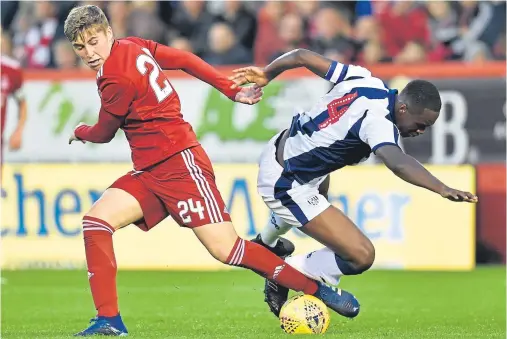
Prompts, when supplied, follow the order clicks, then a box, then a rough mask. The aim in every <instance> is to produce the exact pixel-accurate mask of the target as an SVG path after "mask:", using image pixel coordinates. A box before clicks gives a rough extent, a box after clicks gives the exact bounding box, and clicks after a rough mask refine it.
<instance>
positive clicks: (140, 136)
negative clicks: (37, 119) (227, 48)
mask: <svg viewBox="0 0 507 339" xmlns="http://www.w3.org/2000/svg"><path fill="white" fill-rule="evenodd" d="M162 69H182V70H184V71H186V72H187V73H190V74H192V75H194V76H196V77H197V78H199V79H201V80H203V81H205V82H207V83H209V84H212V85H213V86H214V87H216V88H217V89H219V90H220V91H221V92H222V93H224V94H225V95H227V96H228V97H229V98H230V99H231V100H234V97H235V96H236V94H237V92H238V91H239V89H235V90H231V89H230V86H231V85H232V84H233V83H232V81H230V80H228V79H227V78H226V77H225V76H223V75H221V74H220V73H219V72H217V71H216V70H215V69H214V68H213V67H211V66H210V65H208V64H207V63H205V62H204V61H202V60H201V59H199V58H198V57H197V56H195V55H194V54H192V53H188V52H184V51H181V50H178V49H175V48H171V47H167V46H164V45H160V44H158V43H156V42H153V41H149V40H143V39H140V38H134V37H130V38H125V39H119V40H116V41H115V42H114V43H113V46H112V49H111V54H110V56H109V58H108V59H107V60H106V62H105V63H104V64H103V65H102V67H101V69H100V70H99V71H98V72H97V86H98V91H99V95H100V97H101V110H100V112H99V121H98V122H97V124H96V125H94V126H80V127H78V128H76V130H75V132H74V133H75V136H76V137H77V138H79V139H82V140H86V141H91V142H97V143H103V142H109V141H110V140H111V139H112V138H113V137H114V135H115V133H116V131H117V130H118V128H121V129H122V130H123V131H124V132H125V135H126V137H127V140H128V142H129V144H130V148H131V151H132V161H133V163H134V168H135V169H136V170H142V169H145V168H147V167H149V166H151V165H154V164H156V163H159V162H161V161H162V160H164V159H167V158H169V157H170V156H172V155H174V154H176V153H179V152H181V151H183V150H185V149H187V148H190V147H192V146H196V145H199V142H198V141H197V137H196V135H195V133H194V131H193V129H192V126H191V125H190V124H189V123H188V122H186V121H185V120H184V119H183V116H182V114H181V103H180V99H179V97H178V94H177V93H176V91H175V90H174V88H173V87H172V85H171V83H170V81H169V79H168V77H167V75H166V74H165V73H164V72H163V71H162Z"/></svg>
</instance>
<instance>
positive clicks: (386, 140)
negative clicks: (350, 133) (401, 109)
mask: <svg viewBox="0 0 507 339" xmlns="http://www.w3.org/2000/svg"><path fill="white" fill-rule="evenodd" d="M359 138H361V140H362V141H363V142H365V143H367V144H368V145H369V146H370V148H371V150H372V152H375V151H376V150H377V149H378V148H379V147H381V146H384V145H394V146H398V147H399V145H398V140H399V138H400V132H399V131H398V128H397V127H396V125H395V124H393V123H392V122H391V121H389V120H387V119H386V118H385V117H382V116H376V115H373V114H371V115H370V114H368V113H367V114H366V117H365V118H364V120H363V122H362V124H361V127H360V129H359Z"/></svg>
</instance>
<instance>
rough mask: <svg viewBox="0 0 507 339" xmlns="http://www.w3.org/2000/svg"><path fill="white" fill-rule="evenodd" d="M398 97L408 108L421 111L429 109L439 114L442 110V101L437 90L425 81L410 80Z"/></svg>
mask: <svg viewBox="0 0 507 339" xmlns="http://www.w3.org/2000/svg"><path fill="white" fill-rule="evenodd" d="M400 96H401V97H402V98H403V101H406V104H407V105H408V106H409V107H410V106H412V107H414V106H415V107H417V108H419V109H421V112H422V111H424V109H429V110H432V111H434V112H440V109H441V108H442V100H441V99H440V94H439V93H438V89H437V88H436V87H435V85H433V84H432V83H431V82H429V81H426V80H412V81H410V82H409V83H408V85H407V86H406V87H405V88H404V89H403V90H402V91H401V93H400Z"/></svg>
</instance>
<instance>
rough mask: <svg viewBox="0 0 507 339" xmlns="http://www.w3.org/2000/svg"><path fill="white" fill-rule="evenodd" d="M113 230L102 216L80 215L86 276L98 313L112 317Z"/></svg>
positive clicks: (114, 308)
mask: <svg viewBox="0 0 507 339" xmlns="http://www.w3.org/2000/svg"><path fill="white" fill-rule="evenodd" d="M113 233H114V228H113V227H111V226H110V225H109V224H108V223H107V222H105V221H104V220H100V219H98V218H93V217H87V216H85V217H84V218H83V237H84V244H85V251H86V263H87V265H88V280H89V281H90V288H91V291H92V296H93V302H94V303H95V308H96V309H97V311H98V315H99V316H104V317H114V316H116V315H118V313H119V311H118V294H117V292H116V271H117V268H116V259H115V256H114V249H113Z"/></svg>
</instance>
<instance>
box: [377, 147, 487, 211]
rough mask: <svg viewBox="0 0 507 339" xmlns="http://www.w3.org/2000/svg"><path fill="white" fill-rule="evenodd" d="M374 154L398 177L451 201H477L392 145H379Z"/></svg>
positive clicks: (474, 197) (470, 194)
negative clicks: (448, 184) (435, 175)
mask: <svg viewBox="0 0 507 339" xmlns="http://www.w3.org/2000/svg"><path fill="white" fill-rule="evenodd" d="M375 154H376V155H377V156H378V157H379V158H380V159H381V160H382V161H383V162H384V164H385V165H386V166H387V167H388V168H389V169H390V170H391V171H392V172H393V173H394V174H396V175H397V176H398V177H400V178H401V179H403V180H405V181H406V182H409V183H411V184H413V185H416V186H420V187H424V188H426V189H428V190H430V191H433V192H435V193H438V194H440V195H441V196H442V197H444V198H446V199H449V200H452V201H466V202H477V200H478V199H477V197H476V196H475V195H473V194H472V193H469V192H463V191H458V190H455V189H452V188H450V187H447V186H446V185H445V184H444V183H442V182H441V181H440V180H438V179H437V178H436V177H434V176H433V175H432V174H431V173H430V172H429V171H428V170H427V169H426V168H424V166H423V165H421V164H420V163H419V162H418V161H417V160H416V159H414V158H413V157H411V156H409V155H407V154H405V153H403V151H402V150H401V149H400V148H399V147H397V146H394V145H385V146H382V147H379V148H378V149H377V150H376V151H375Z"/></svg>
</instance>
